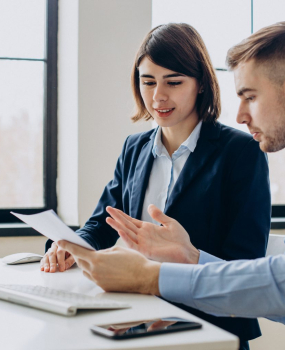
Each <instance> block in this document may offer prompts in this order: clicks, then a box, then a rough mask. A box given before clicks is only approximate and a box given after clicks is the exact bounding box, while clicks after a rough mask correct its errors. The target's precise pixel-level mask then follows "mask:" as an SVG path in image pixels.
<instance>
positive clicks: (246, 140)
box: [216, 122, 259, 149]
mask: <svg viewBox="0 0 285 350" xmlns="http://www.w3.org/2000/svg"><path fill="white" fill-rule="evenodd" d="M216 127H217V128H219V130H220V139H221V141H222V142H223V143H226V144H228V145H233V146H234V145H236V146H242V145H247V144H249V145H250V146H251V147H253V148H256V149H259V144H258V142H256V141H255V140H254V139H253V137H252V136H251V135H250V134H249V133H247V132H244V131H242V130H238V129H236V128H233V127H231V126H228V125H225V124H222V123H220V122H217V123H216Z"/></svg>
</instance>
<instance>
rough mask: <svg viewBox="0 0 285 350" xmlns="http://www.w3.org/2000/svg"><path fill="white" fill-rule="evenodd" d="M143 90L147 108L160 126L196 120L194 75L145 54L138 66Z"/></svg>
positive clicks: (182, 125)
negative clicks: (166, 66) (170, 66)
mask: <svg viewBox="0 0 285 350" xmlns="http://www.w3.org/2000/svg"><path fill="white" fill-rule="evenodd" d="M139 76H140V92H141V96H142V99H143V101H144V104H145V107H146V109H147V110H148V112H149V113H150V114H151V116H152V117H153V119H154V120H155V121H156V122H157V124H158V125H160V126H162V127H173V126H179V127H180V126H181V127H185V126H186V125H189V124H193V123H197V122H198V114H197V110H196V99H197V96H198V93H199V89H200V87H199V83H198V81H197V80H196V79H195V78H191V77H188V76H186V75H183V74H180V73H177V72H174V71H172V70H169V69H166V68H163V67H161V66H158V65H156V64H155V63H153V62H152V61H150V60H149V59H148V58H147V57H144V58H143V59H142V61H141V63H140V65H139Z"/></svg>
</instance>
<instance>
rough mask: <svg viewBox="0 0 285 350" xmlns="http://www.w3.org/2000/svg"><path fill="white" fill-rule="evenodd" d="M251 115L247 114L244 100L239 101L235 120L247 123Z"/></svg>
mask: <svg viewBox="0 0 285 350" xmlns="http://www.w3.org/2000/svg"><path fill="white" fill-rule="evenodd" d="M250 119H251V116H250V114H249V111H248V108H247V107H246V106H245V104H244V102H243V101H241V103H240V105H239V109H238V113H237V117H236V121H237V122H238V123H239V124H249V122H250Z"/></svg>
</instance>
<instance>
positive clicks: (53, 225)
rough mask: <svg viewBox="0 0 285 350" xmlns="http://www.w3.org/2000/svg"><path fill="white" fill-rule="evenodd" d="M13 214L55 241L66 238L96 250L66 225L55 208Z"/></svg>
mask: <svg viewBox="0 0 285 350" xmlns="http://www.w3.org/2000/svg"><path fill="white" fill-rule="evenodd" d="M11 214H13V215H15V216H16V217H17V218H19V219H20V220H22V221H24V222H25V223H26V224H28V225H29V226H31V227H32V228H34V229H35V230H36V231H38V232H39V233H41V234H42V235H44V236H46V237H48V238H50V239H51V240H53V241H54V242H58V241H60V240H65V241H69V242H71V243H74V244H78V245H80V246H81V247H84V248H87V249H91V250H95V249H94V248H93V247H92V246H91V245H90V244H89V243H87V242H86V241H85V240H84V239H83V238H81V237H80V236H78V235H77V234H76V233H75V232H74V231H72V229H71V228H69V227H68V226H66V225H65V223H64V222H62V221H61V220H60V218H59V217H58V216H57V215H56V213H55V212H54V211H53V210H47V211H43V212H42V213H38V214H32V215H24V214H18V213H14V212H12V211H11Z"/></svg>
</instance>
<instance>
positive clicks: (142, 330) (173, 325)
mask: <svg viewBox="0 0 285 350" xmlns="http://www.w3.org/2000/svg"><path fill="white" fill-rule="evenodd" d="M201 327H202V325H201V323H197V322H191V321H189V320H185V319H183V318H178V317H167V318H160V319H153V320H141V321H136V322H127V323H126V322H124V323H112V324H105V325H93V326H92V327H91V331H92V332H93V333H96V334H98V335H102V336H103V337H107V338H111V339H116V340H118V339H129V338H136V337H145V336H149V335H155V334H164V333H172V332H180V331H189V330H191V329H199V328H201Z"/></svg>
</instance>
